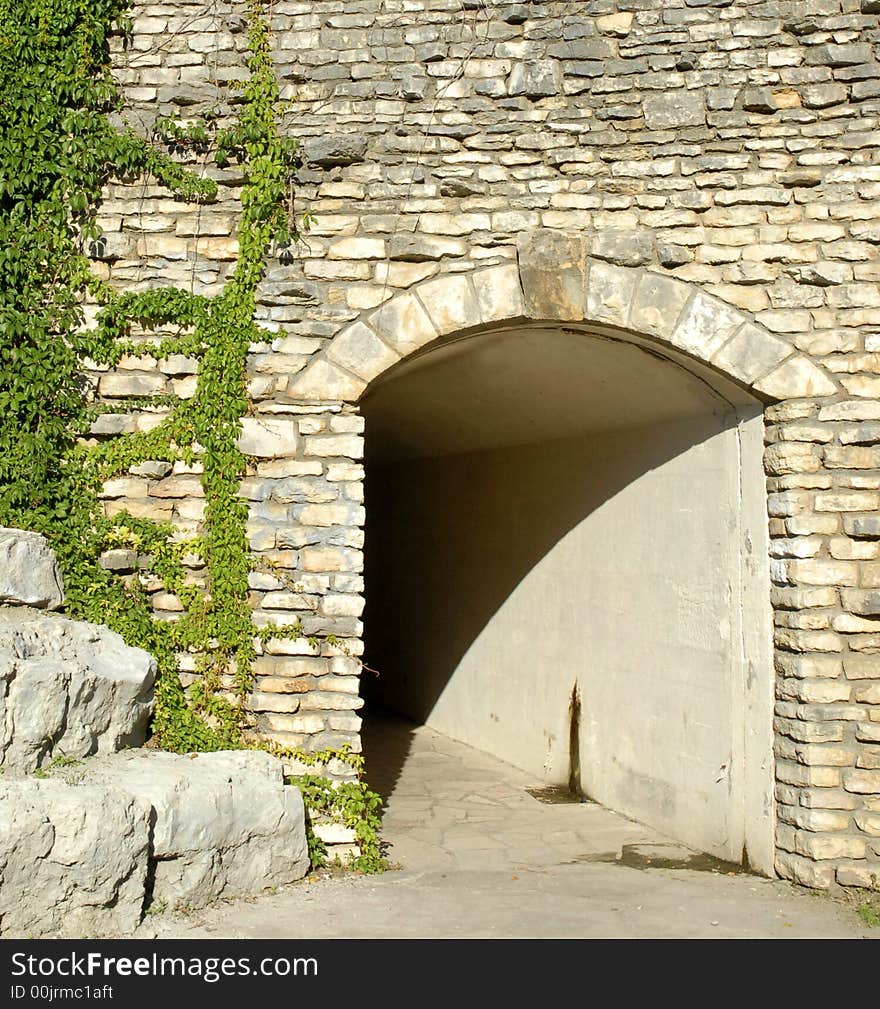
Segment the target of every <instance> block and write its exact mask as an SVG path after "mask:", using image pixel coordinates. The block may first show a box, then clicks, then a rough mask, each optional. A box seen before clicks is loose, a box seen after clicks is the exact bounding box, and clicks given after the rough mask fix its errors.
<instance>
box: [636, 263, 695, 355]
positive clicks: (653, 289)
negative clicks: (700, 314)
mask: <svg viewBox="0 0 880 1009" xmlns="http://www.w3.org/2000/svg"><path fill="white" fill-rule="evenodd" d="M689 294H690V291H689V289H688V287H687V285H685V284H682V283H681V281H678V280H671V279H669V278H668V277H661V276H660V275H659V274H656V273H645V274H643V275H642V277H641V280H640V281H639V286H638V288H637V289H636V294H635V299H634V300H633V303H632V307H631V309H630V314H629V323H630V327H631V328H632V329H633V330H634V331H635V332H637V333H647V334H649V335H650V336H658V337H662V338H663V339H670V338H671V337H672V334H673V332H674V331H675V329H676V325H677V323H678V319H679V316H680V315H681V310H682V308H684V305H685V302H686V301H687V299H688V296H689Z"/></svg>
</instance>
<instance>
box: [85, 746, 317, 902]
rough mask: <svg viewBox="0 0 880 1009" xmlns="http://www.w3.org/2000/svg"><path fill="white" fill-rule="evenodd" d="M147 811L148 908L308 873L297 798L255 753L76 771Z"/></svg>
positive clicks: (92, 764) (150, 757) (157, 755)
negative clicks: (150, 880)
mask: <svg viewBox="0 0 880 1009" xmlns="http://www.w3.org/2000/svg"><path fill="white" fill-rule="evenodd" d="M77 772H78V775H79V777H80V780H82V781H84V782H85V783H86V784H88V785H91V786H94V787H99V788H109V787H111V786H112V787H113V788H114V789H116V790H117V791H118V792H121V793H123V794H124V795H126V796H129V797H131V798H132V799H133V800H137V801H139V802H142V803H145V804H146V805H147V807H148V809H149V810H150V822H151V823H152V839H151V850H150V859H151V863H152V867H151V871H152V874H153V893H152V899H153V901H155V902H158V903H160V904H161V903H165V904H167V905H168V906H169V907H182V906H186V907H203V906H205V905H206V904H208V903H210V902H211V901H212V900H215V899H216V898H218V897H243V896H252V895H256V894H258V893H260V892H261V891H263V890H264V889H265V888H267V887H270V886H283V885H285V884H287V883H292V882H294V881H295V880H297V879H300V878H302V876H304V875H305V873H306V871H307V870H308V866H309V859H308V849H307V845H306V833H305V814H304V808H303V800H302V795H301V794H300V791H299V789H297V788H295V787H293V786H290V785H285V784H284V777H283V766H282V764H281V761H280V760H278V759H276V758H275V757H273V756H271V755H270V754H268V753H264V752H261V751H254V750H235V751H222V752H218V753H201V754H189V755H186V756H181V755H179V754H173V753H163V752H162V751H159V750H128V751H125V752H123V753H116V754H112V755H110V756H107V757H98V758H95V759H94V760H91V761H89V762H88V765H87V766H86V767H85V768H82V769H81V768H73V769H71V771H70V772H67V773H70V774H73V773H77Z"/></svg>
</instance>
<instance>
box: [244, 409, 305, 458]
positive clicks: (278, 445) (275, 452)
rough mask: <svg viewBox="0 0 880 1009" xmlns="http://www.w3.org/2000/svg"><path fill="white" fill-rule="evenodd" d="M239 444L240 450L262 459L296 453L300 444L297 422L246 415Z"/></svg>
mask: <svg viewBox="0 0 880 1009" xmlns="http://www.w3.org/2000/svg"><path fill="white" fill-rule="evenodd" d="M237 444H238V448H239V451H240V452H243V453H244V454H245V455H252V456H257V457H258V458H262V459H272V458H276V457H278V456H286V455H295V454H296V449H297V444H298V441H297V429H296V422H295V421H293V420H285V419H280V418H263V417H244V418H242V421H241V434H240V435H239V436H238V442H237Z"/></svg>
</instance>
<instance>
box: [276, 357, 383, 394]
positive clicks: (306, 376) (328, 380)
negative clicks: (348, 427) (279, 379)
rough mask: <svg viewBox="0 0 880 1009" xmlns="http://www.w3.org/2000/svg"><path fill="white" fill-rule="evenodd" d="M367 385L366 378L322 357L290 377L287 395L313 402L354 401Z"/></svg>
mask: <svg viewBox="0 0 880 1009" xmlns="http://www.w3.org/2000/svg"><path fill="white" fill-rule="evenodd" d="M366 387H367V383H366V381H365V380H364V379H362V378H357V377H356V376H355V375H351V374H349V373H348V372H347V371H344V370H343V369H342V368H340V367H338V366H337V365H335V364H333V362H332V361H328V360H325V359H324V358H320V359H318V360H317V361H314V362H313V363H312V364H310V365H309V366H308V367H307V368H306V370H305V371H303V372H301V373H300V374H299V375H295V376H294V377H293V378H291V379H290V381H289V382H288V384H287V395H288V396H289V397H290V398H291V399H300V400H307V401H312V402H313V401H316V400H317V401H322V402H328V401H329V402H333V401H336V400H342V401H345V402H354V401H355V400H357V399H358V398H359V397H360V395H361V393H362V392H363V391H364V389H366Z"/></svg>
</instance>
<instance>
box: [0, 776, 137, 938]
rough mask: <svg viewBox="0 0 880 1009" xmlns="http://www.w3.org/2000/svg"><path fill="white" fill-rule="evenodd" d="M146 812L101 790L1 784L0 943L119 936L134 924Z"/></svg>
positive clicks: (111, 790)
mask: <svg viewBox="0 0 880 1009" xmlns="http://www.w3.org/2000/svg"><path fill="white" fill-rule="evenodd" d="M149 813H150V810H149V806H148V805H147V804H146V803H144V802H142V801H141V800H140V799H139V798H137V797H135V796H132V795H127V794H125V793H124V792H122V791H119V790H118V789H116V788H115V787H113V785H112V784H111V783H107V784H101V785H98V784H77V785H72V784H67V783H66V782H63V781H54V780H39V779H34V778H27V779H20V780H16V781H4V780H0V879H2V881H3V882H2V886H0V936H3V937H4V938H11V937H18V938H38V937H40V936H49V935H51V936H56V937H59V936H60V937H70V938H83V937H92V936H109V937H112V936H118V935H120V934H124V933H126V932H130V931H131V930H132V929H134V928H136V927H137V925H138V923H139V922H140V917H141V909H142V906H143V902H144V884H145V880H146V875H147V849H148V839H149V828H150V824H149Z"/></svg>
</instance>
